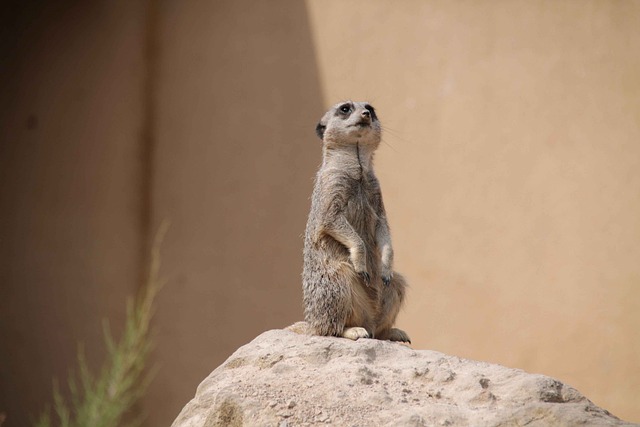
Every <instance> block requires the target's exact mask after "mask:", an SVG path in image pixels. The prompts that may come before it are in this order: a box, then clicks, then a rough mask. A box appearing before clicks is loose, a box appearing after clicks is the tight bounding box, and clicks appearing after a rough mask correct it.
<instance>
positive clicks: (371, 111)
mask: <svg viewBox="0 0 640 427" xmlns="http://www.w3.org/2000/svg"><path fill="white" fill-rule="evenodd" d="M364 108H366V109H367V110H369V112H370V113H371V120H378V116H377V115H376V110H375V109H374V108H373V107H372V106H371V105H369V104H366V105H365V106H364Z"/></svg>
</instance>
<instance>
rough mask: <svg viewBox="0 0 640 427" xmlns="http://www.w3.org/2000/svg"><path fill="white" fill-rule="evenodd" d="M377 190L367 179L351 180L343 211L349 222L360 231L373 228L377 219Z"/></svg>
mask: <svg viewBox="0 0 640 427" xmlns="http://www.w3.org/2000/svg"><path fill="white" fill-rule="evenodd" d="M378 200H379V190H378V189H377V188H376V186H374V185H372V183H371V182H369V181H367V180H364V179H362V180H355V179H354V180H351V182H350V185H349V190H348V197H347V206H346V209H345V213H346V216H347V219H348V220H349V222H351V223H352V225H353V226H355V227H356V228H358V229H360V230H361V231H370V230H372V229H375V224H376V222H377V220H378V215H377V211H378V209H377V204H378Z"/></svg>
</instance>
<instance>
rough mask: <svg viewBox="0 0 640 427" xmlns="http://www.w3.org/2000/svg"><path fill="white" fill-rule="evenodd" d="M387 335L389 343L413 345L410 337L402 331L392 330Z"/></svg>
mask: <svg viewBox="0 0 640 427" xmlns="http://www.w3.org/2000/svg"><path fill="white" fill-rule="evenodd" d="M386 335H387V336H386V339H388V340H389V341H399V342H408V343H409V344H411V338H409V335H407V333H406V332H405V331H403V330H402V329H398V328H391V329H389V332H388V333H387V334H386Z"/></svg>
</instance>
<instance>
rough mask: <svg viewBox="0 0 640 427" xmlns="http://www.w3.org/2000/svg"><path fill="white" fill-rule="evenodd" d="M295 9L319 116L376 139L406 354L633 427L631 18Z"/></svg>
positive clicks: (635, 106) (639, 182)
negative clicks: (320, 97)
mask: <svg viewBox="0 0 640 427" xmlns="http://www.w3.org/2000/svg"><path fill="white" fill-rule="evenodd" d="M308 5H309V15H310V18H311V25H312V29H313V40H314V46H315V48H316V51H317V58H318V66H319V67H318V69H319V72H320V78H321V81H322V85H323V94H324V96H325V98H324V99H325V103H331V102H334V101H335V100H336V99H344V98H349V97H351V98H357V99H361V98H364V99H369V100H370V101H371V102H373V103H374V105H376V106H377V108H378V111H379V115H380V116H381V120H382V121H383V124H385V126H386V137H385V140H386V142H387V144H386V145H383V147H382V148H381V149H380V152H379V155H378V160H377V165H378V170H379V175H380V179H381V183H382V186H383V194H384V197H385V203H386V205H387V210H388V214H389V216H390V220H391V226H392V232H393V237H394V242H395V250H396V264H397V268H398V269H399V270H401V271H403V272H404V273H406V275H407V276H408V278H409V279H410V284H411V291H410V293H409V299H408V304H407V306H406V310H405V311H404V313H403V314H402V316H401V319H400V324H401V325H402V326H403V327H405V328H406V329H407V330H408V331H409V333H410V334H411V336H412V337H413V338H414V341H413V342H414V344H415V347H418V348H429V349H436V350H440V351H444V352H447V353H451V354H456V355H459V356H463V357H470V358H475V359H481V360H487V361H492V362H499V363H502V364H505V365H509V366H513V367H518V368H522V369H526V370H528V371H533V372H540V373H544V374H548V375H553V376H556V377H558V378H560V379H562V380H564V381H566V382H568V383H570V384H572V385H573V386H575V387H577V388H578V389H579V390H581V391H582V392H583V393H585V394H586V395H587V396H589V397H590V398H592V399H593V400H594V401H595V402H596V403H597V404H599V405H603V406H604V407H606V408H608V409H610V410H611V411H613V412H614V413H615V414H617V415H619V416H622V417H626V418H629V419H634V420H636V421H640V412H639V408H640V365H639V364H638V361H640V84H639V82H640V79H639V76H640V56H639V55H638V54H637V52H640V3H638V2H622V3H620V2H600V1H592V2H560V3H559V2H553V1H549V2H534V3H531V2H475V3H469V2H411V3H406V2H405V3H403V8H399V7H397V5H395V4H391V3H388V2H366V1H361V2H355V3H350V6H349V9H350V13H345V12H344V5H343V3H342V2H337V1H336V2H328V3H327V2H321V1H317V2H316V1H311V2H309V3H308Z"/></svg>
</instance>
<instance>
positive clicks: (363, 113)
mask: <svg viewBox="0 0 640 427" xmlns="http://www.w3.org/2000/svg"><path fill="white" fill-rule="evenodd" d="M361 115H362V117H364V118H365V119H368V118H370V117H371V113H370V112H369V110H363V111H362V113H361Z"/></svg>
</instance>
